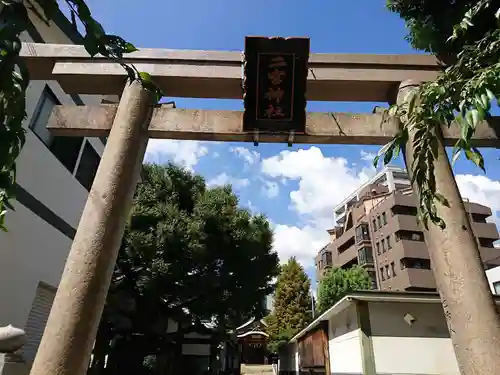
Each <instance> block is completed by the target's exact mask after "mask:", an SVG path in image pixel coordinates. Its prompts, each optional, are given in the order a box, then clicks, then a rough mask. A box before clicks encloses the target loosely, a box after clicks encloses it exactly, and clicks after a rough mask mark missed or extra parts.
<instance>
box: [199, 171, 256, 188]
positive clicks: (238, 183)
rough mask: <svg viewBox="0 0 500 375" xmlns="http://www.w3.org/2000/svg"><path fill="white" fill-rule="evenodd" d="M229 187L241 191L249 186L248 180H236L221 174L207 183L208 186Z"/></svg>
mask: <svg viewBox="0 0 500 375" xmlns="http://www.w3.org/2000/svg"><path fill="white" fill-rule="evenodd" d="M228 184H229V185H231V186H232V187H233V188H235V189H241V188H244V187H247V186H248V185H250V180H249V179H248V178H236V177H232V176H229V175H228V174H227V173H225V172H224V173H221V174H219V175H217V176H216V177H214V178H213V179H211V180H209V181H208V182H207V185H208V186H211V187H213V186H224V185H228Z"/></svg>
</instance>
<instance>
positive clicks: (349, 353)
mask: <svg viewBox="0 0 500 375" xmlns="http://www.w3.org/2000/svg"><path fill="white" fill-rule="evenodd" d="M328 338H329V345H328V348H329V355H330V372H331V373H332V374H335V373H338V374H362V373H363V360H362V352H361V339H360V329H359V327H358V325H357V317H356V309H355V307H354V306H352V307H350V308H348V309H347V310H345V311H344V312H342V313H340V314H338V315H336V316H335V317H333V318H332V319H330V321H329V322H328Z"/></svg>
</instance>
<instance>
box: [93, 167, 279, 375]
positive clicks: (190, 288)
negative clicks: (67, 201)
mask: <svg viewBox="0 0 500 375" xmlns="http://www.w3.org/2000/svg"><path fill="white" fill-rule="evenodd" d="M278 270H279V265H278V257H277V255H276V253H275V252H273V251H272V231H271V229H270V226H269V222H268V221H267V220H266V218H265V217H263V216H261V215H257V216H253V215H251V214H250V213H249V212H248V211H247V210H244V209H241V208H239V207H238V199H237V197H236V196H235V195H234V193H233V192H232V191H231V188H230V187H229V186H226V187H221V188H213V189H210V188H207V187H206V185H205V182H204V180H203V179H202V178H201V177H199V176H195V175H192V174H191V173H189V172H187V171H185V170H183V169H180V168H178V167H176V166H174V165H166V166H158V165H146V166H145V167H144V173H143V180H142V183H141V184H140V185H139V186H138V188H137V192H136V194H135V197H134V202H133V209H132V212H131V215H130V219H129V225H128V226H127V229H126V233H125V236H124V239H123V244H122V249H121V251H120V253H119V257H118V261H117V264H116V267H115V272H114V275H113V282H112V286H111V289H110V292H109V294H108V299H107V304H106V308H105V313H104V316H103V319H102V320H101V327H100V330H99V335H98V340H97V342H96V347H98V346H99V345H101V344H102V345H101V346H99V350H98V351H99V353H100V354H99V353H94V354H95V358H104V355H106V354H109V353H111V354H110V357H109V360H108V366H112V367H113V366H114V367H113V368H115V370H114V371H116V372H117V373H118V372H121V373H123V372H126V373H129V372H134V371H139V370H140V369H141V368H142V366H143V363H148V368H150V367H151V366H152V365H151V363H152V359H151V358H153V357H154V358H155V360H154V361H153V362H154V363H155V366H156V367H158V366H159V364H161V363H169V362H172V361H173V360H174V359H175V355H176V353H178V350H180V346H179V345H180V343H181V342H182V339H183V335H184V333H185V331H184V330H185V329H192V327H198V328H197V329H201V330H204V329H206V328H204V326H203V324H202V323H203V322H213V323H214V324H215V326H216V329H217V331H218V333H219V334H221V335H224V334H225V332H226V331H227V329H229V328H234V327H236V326H238V325H240V324H242V323H243V322H245V321H246V320H247V319H248V318H249V317H250V316H252V315H254V314H264V310H263V309H264V308H265V306H263V304H262V300H263V299H264V298H265V296H266V295H268V294H269V293H271V291H272V289H273V287H272V280H273V278H274V277H276V276H277V274H278ZM169 318H171V319H173V320H175V321H177V322H180V323H181V325H180V327H181V328H180V330H179V331H178V332H177V333H175V334H166V327H167V325H168V319H169ZM110 337H111V338H115V342H117V343H119V344H120V345H119V346H118V347H116V345H115V347H114V348H110V347H109V342H110V340H111V338H110ZM97 343H99V345H98V344H97ZM151 356H153V357H151ZM170 356H174V357H172V358H171V357H170ZM145 359H147V360H146V361H145ZM93 365H94V364H93ZM102 366H103V361H101V362H98V363H96V364H95V366H93V367H94V370H95V372H94V373H99V371H100V369H102ZM153 367H154V366H153Z"/></svg>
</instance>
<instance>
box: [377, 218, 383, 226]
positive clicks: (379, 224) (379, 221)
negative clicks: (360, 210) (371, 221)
mask: <svg viewBox="0 0 500 375" xmlns="http://www.w3.org/2000/svg"><path fill="white" fill-rule="evenodd" d="M377 224H378V227H379V228H382V220H381V219H380V216H377Z"/></svg>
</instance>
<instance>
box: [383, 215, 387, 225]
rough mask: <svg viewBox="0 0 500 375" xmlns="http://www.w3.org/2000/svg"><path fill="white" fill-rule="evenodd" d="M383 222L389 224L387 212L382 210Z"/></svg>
mask: <svg viewBox="0 0 500 375" xmlns="http://www.w3.org/2000/svg"><path fill="white" fill-rule="evenodd" d="M382 222H383V223H384V225H387V216H386V214H385V212H382Z"/></svg>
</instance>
